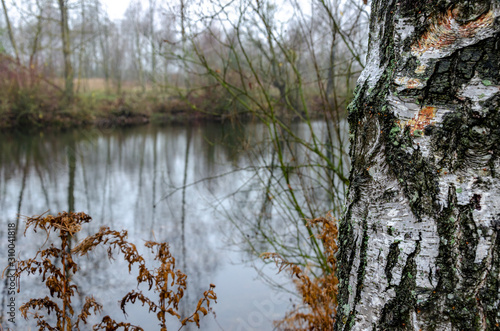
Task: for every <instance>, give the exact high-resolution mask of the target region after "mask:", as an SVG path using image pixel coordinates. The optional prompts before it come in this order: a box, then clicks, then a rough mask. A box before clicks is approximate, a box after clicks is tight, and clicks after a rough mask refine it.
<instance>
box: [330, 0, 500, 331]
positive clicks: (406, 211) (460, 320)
mask: <svg viewBox="0 0 500 331" xmlns="http://www.w3.org/2000/svg"><path fill="white" fill-rule="evenodd" d="M371 13H372V17H371V22H370V41H369V55H368V58H367V66H366V68H365V70H364V72H363V74H362V75H361V77H360V79H359V81H358V86H357V88H356V92H355V93H356V95H355V98H354V100H353V102H352V104H351V105H350V107H349V124H350V135H351V151H350V155H351V159H352V170H351V175H350V188H349V193H348V197H347V204H346V211H345V214H344V217H343V220H342V221H341V223H340V236H339V242H340V245H339V246H340V251H339V255H338V268H339V269H338V272H339V280H340V287H339V297H338V301H339V309H338V314H337V319H336V324H335V329H336V330H351V329H352V330H371V329H376V330H386V329H390V330H493V329H498V328H499V323H500V236H499V232H500V203H499V202H500V180H499V178H498V175H499V174H498V171H499V170H500V161H499V159H498V156H499V153H500V147H499V146H500V33H499V31H500V18H499V17H500V2H499V1H497V0H481V1H465V0H462V1H457V0H455V1H453V0H438V1H431V0H417V1H415V0H413V1H409V0H386V1H382V0H374V1H373V3H372V10H371Z"/></svg>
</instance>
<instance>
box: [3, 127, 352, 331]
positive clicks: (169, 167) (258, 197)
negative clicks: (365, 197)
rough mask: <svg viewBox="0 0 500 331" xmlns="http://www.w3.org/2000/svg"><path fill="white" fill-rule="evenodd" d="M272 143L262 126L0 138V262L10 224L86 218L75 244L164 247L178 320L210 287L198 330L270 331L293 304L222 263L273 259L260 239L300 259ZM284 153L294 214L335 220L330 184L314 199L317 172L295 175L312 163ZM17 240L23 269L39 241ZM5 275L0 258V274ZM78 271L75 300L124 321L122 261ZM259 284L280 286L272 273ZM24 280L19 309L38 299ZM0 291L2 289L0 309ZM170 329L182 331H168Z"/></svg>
mask: <svg viewBox="0 0 500 331" xmlns="http://www.w3.org/2000/svg"><path fill="white" fill-rule="evenodd" d="M314 125H316V126H317V127H316V128H315V130H317V132H321V130H324V128H325V125H324V123H315V124H314ZM296 132H298V133H299V134H300V135H301V137H303V139H307V136H308V135H310V134H311V132H310V130H308V128H307V127H301V125H300V124H297V128H296ZM268 136H269V135H268V129H267V128H266V127H265V126H263V125H253V124H246V125H239V126H232V125H225V126H221V125H219V124H212V125H196V126H187V127H182V126H166V127H155V126H145V127H137V128H130V129H116V130H109V131H102V130H97V129H92V130H84V131H74V132H66V133H60V134H40V135H38V136H23V135H14V134H11V135H0V210H2V213H1V215H0V224H1V225H0V238H2V240H1V241H0V242H1V246H2V247H0V248H1V251H6V250H5V249H6V247H7V242H6V241H4V238H7V223H9V222H19V221H18V219H17V217H16V215H18V214H20V215H35V214H41V213H43V212H45V211H47V210H50V211H51V213H57V212H58V211H61V210H76V211H84V212H86V213H88V214H89V215H91V216H92V218H93V222H92V223H91V224H90V225H89V226H87V227H86V228H84V229H83V231H82V232H81V233H80V234H79V236H80V239H81V238H83V237H84V236H86V235H89V234H92V233H94V232H96V231H97V230H98V229H99V227H100V226H102V225H105V226H109V227H111V228H114V229H126V230H127V231H128V233H129V239H130V241H132V242H135V243H137V244H140V243H141V242H142V241H145V240H155V241H159V242H163V241H165V242H169V243H170V245H171V248H172V253H173V255H174V256H175V257H177V266H178V267H179V268H181V269H182V270H183V271H184V272H185V273H186V274H187V275H188V289H189V291H188V293H187V298H186V299H187V300H185V301H184V304H183V305H182V306H181V313H182V314H184V315H187V314H189V312H190V310H192V309H193V308H194V307H195V306H196V302H197V298H199V297H200V296H201V293H203V291H204V290H206V289H207V288H208V284H209V283H215V284H216V285H217V288H216V292H217V294H218V296H219V300H218V301H219V303H218V304H217V305H216V306H215V311H216V313H217V318H216V320H215V321H214V319H213V318H212V317H207V318H204V319H203V320H202V329H204V330H219V329H224V330H235V329H242V330H245V329H270V328H271V322H272V320H273V319H277V318H280V317H281V316H282V315H283V314H284V312H285V310H286V308H287V306H288V302H289V301H288V299H289V295H288V294H286V295H276V294H275V293H273V292H272V291H270V290H269V289H268V287H267V286H266V285H265V284H263V283H262V282H261V281H260V280H259V279H257V274H256V273H255V271H254V270H253V269H252V268H249V267H248V266H245V265H241V264H237V265H234V264H231V263H230V262H231V261H234V262H240V261H241V259H243V258H247V259H250V258H251V257H252V256H254V255H252V254H255V253H257V254H258V253H259V252H263V251H267V250H270V249H271V250H272V249H273V241H272V240H269V238H265V236H264V237H263V236H262V234H266V233H267V234H268V235H269V236H273V237H276V238H277V237H279V236H281V237H280V239H279V240H281V241H285V242H286V241H289V243H288V244H289V245H290V247H294V245H298V247H297V249H298V250H302V251H307V247H303V246H304V245H303V243H302V242H300V238H302V239H306V242H307V235H305V234H303V233H301V231H297V229H296V227H298V226H299V225H298V224H299V223H297V222H300V221H293V222H290V220H291V219H297V215H296V214H294V211H293V206H292V207H290V200H289V199H290V197H289V194H288V193H287V192H289V188H288V187H287V186H286V185H284V184H283V171H282V169H281V170H279V169H277V168H276V169H275V166H276V165H277V164H278V156H277V155H276V152H275V151H276V146H275V145H274V144H273V142H272V141H271V140H269V139H266V137H268ZM281 143H282V144H283V146H284V147H285V148H283V151H284V153H283V154H281V155H280V156H279V157H281V158H283V157H285V158H289V164H290V167H291V169H292V168H293V171H292V172H293V173H294V176H293V178H292V181H291V183H292V184H291V185H293V186H294V187H296V188H297V190H298V191H299V192H301V193H300V194H298V198H297V199H298V200H300V201H299V203H301V204H303V205H304V206H307V207H306V208H307V209H308V210H309V211H310V214H314V213H322V212H324V211H326V210H328V209H332V207H333V208H334V207H335V206H333V204H335V201H336V200H335V199H332V197H331V194H329V193H328V192H329V190H330V189H331V188H332V187H333V185H339V183H338V181H337V182H335V179H333V180H331V181H330V184H331V185H332V186H331V187H329V188H328V187H327V188H325V187H320V186H321V185H324V183H325V181H324V180H323V179H322V178H321V176H323V175H324V173H323V172H321V173H320V172H318V171H317V169H316V168H314V167H309V168H307V167H306V168H301V167H297V166H294V165H297V164H306V163H307V162H311V159H310V156H309V154H308V152H307V151H304V150H301V147H300V145H298V144H290V143H289V142H287V141H282V142H281ZM292 158H293V159H292ZM341 158H342V156H341ZM287 162H288V161H287ZM314 162H319V161H317V160H315V161H314ZM318 185H320V186H318ZM299 188H300V190H299ZM282 193H284V194H282ZM339 199H340V198H339ZM228 220H232V222H228ZM23 231H24V225H23V222H22V221H21V222H19V224H18V235H17V243H16V254H20V256H21V258H25V257H27V256H32V255H33V253H34V252H35V251H36V249H37V248H38V247H40V246H41V245H42V244H43V243H44V241H45V237H43V236H42V235H40V234H38V235H36V236H32V235H31V236H30V237H29V238H24V237H23V236H22V235H21V234H22V232H23ZM290 234H291V236H290ZM297 240H299V241H297ZM228 242H232V243H237V244H239V245H240V246H239V247H244V249H242V251H238V252H230V251H228V250H227V249H225V248H227V243H228ZM241 244H243V245H244V246H241ZM143 252H144V253H146V252H145V250H143ZM249 252H250V254H249ZM6 263H7V256H6V254H3V256H0V266H1V267H2V269H3V267H4V266H5V265H6ZM257 264H258V262H257ZM81 267H82V268H81V271H80V277H79V278H78V280H77V283H78V286H80V288H81V293H80V300H81V301H83V300H84V297H85V295H89V294H93V295H95V296H96V299H97V300H98V301H99V302H101V303H102V304H103V305H104V307H105V311H104V312H103V316H104V315H105V314H110V315H112V317H114V318H116V319H117V320H123V317H122V314H121V313H120V310H119V307H118V304H117V300H119V299H120V298H121V297H122V296H123V295H124V294H125V293H126V292H128V291H129V290H131V289H134V288H135V284H136V283H135V279H134V277H133V276H129V275H127V274H126V271H125V270H127V269H126V266H125V264H124V263H122V262H120V258H117V259H116V261H114V262H113V263H111V264H110V263H109V261H108V260H107V258H106V252H105V251H104V250H102V251H97V252H95V253H93V254H92V255H91V257H90V258H89V259H83V260H82V261H81ZM265 274H266V275H267V276H269V275H272V277H273V278H274V279H279V280H280V281H284V278H281V277H276V276H275V275H274V271H265ZM28 279H29V281H27V282H23V283H22V286H23V288H22V291H21V293H19V294H17V295H16V302H17V305H18V307H19V305H20V304H21V303H22V302H25V301H27V299H28V298H30V297H31V298H33V297H40V296H45V292H43V294H42V288H41V287H40V286H39V283H38V280H35V278H33V277H30V278H28ZM5 290H6V287H5V283H4V286H3V291H2V293H3V299H4V300H6V293H5ZM129 307H130V310H129V318H128V321H129V322H131V323H137V324H139V325H141V326H143V327H144V328H145V329H147V330H154V329H157V322H156V321H155V319H154V317H153V315H148V313H147V310H146V309H145V308H142V307H140V305H136V306H134V307H132V306H129ZM0 312H1V313H2V320H3V321H4V322H3V323H2V324H3V325H4V327H5V326H9V324H5V321H6V319H7V318H8V316H7V310H6V305H5V302H4V303H3V304H2V307H0ZM94 321H95V320H94ZM16 322H17V324H16V327H15V328H14V329H20V328H23V327H25V326H26V325H25V324H24V323H25V322H24V321H23V320H22V318H21V316H20V314H19V313H18V314H17V317H16ZM172 326H173V329H177V328H178V325H177V324H175V323H173V324H172ZM186 329H189V328H186Z"/></svg>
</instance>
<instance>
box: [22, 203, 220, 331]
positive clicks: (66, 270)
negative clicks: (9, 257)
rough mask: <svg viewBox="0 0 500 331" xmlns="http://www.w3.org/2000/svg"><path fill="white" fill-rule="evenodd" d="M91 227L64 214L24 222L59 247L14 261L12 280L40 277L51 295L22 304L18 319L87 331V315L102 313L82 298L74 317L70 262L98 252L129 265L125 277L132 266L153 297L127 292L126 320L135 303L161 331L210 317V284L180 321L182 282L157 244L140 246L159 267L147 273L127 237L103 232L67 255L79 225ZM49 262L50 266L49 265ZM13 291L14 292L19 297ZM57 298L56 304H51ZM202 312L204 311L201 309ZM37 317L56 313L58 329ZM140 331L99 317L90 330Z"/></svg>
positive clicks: (92, 301) (167, 253)
mask: <svg viewBox="0 0 500 331" xmlns="http://www.w3.org/2000/svg"><path fill="white" fill-rule="evenodd" d="M90 221H91V217H90V216H88V215H86V214H85V213H67V212H62V213H59V214H58V215H57V216H52V215H48V216H45V217H43V215H42V216H36V217H30V218H28V219H27V222H26V230H25V235H26V231H27V230H28V228H29V227H33V230H34V231H35V232H36V231H37V230H38V229H41V230H43V231H44V232H45V233H46V234H47V240H48V239H49V236H50V234H51V232H52V231H56V232H58V236H59V238H60V246H59V247H56V246H54V244H51V245H50V247H49V248H47V249H44V250H39V251H38V252H37V253H36V255H35V257H34V258H31V259H27V260H21V261H18V267H17V271H16V276H18V277H19V276H21V275H22V274H24V273H26V274H28V275H29V274H33V275H35V274H39V275H42V281H43V282H44V283H45V286H46V287H47V288H48V290H49V292H50V297H49V296H46V297H44V298H39V299H31V300H29V301H28V302H27V303H25V304H23V305H22V306H21V307H20V308H19V310H20V311H21V314H22V316H23V317H24V318H25V319H27V318H28V313H30V310H35V312H34V313H31V314H32V315H33V318H34V319H35V320H36V321H37V326H38V327H39V330H68V331H69V330H80V329H89V326H86V327H83V326H82V324H84V325H86V324H87V318H88V317H89V316H90V315H91V314H94V315H96V314H99V313H100V312H101V311H102V305H101V304H99V303H98V302H96V301H95V299H94V298H93V297H92V296H91V297H86V298H85V303H84V305H83V307H82V309H81V311H80V313H79V314H78V315H77V316H76V315H75V311H74V308H73V306H72V304H71V298H72V297H73V296H74V295H75V293H78V287H77V286H76V285H75V284H74V283H73V280H72V278H73V276H74V275H75V274H76V273H77V272H78V270H79V267H78V264H77V263H76V262H75V261H74V259H73V258H74V257H77V256H85V255H87V254H88V252H90V251H92V250H93V249H95V248H96V247H98V246H107V253H108V257H109V258H110V259H112V258H113V252H114V251H115V250H117V249H118V250H119V251H120V252H121V253H122V254H123V256H124V259H125V261H127V262H128V268H129V272H131V271H132V265H134V264H137V265H138V269H139V275H138V276H137V283H138V285H139V284H141V283H147V285H148V286H149V289H148V290H153V292H154V293H156V294H157V295H158V298H157V300H152V299H150V298H149V297H147V296H146V295H145V294H143V293H142V292H141V291H137V292H136V291H134V290H132V291H130V292H129V293H127V294H126V295H125V296H124V297H123V299H122V300H121V309H122V311H123V313H124V314H126V311H125V306H126V304H127V303H132V304H133V303H135V301H136V300H139V301H140V302H141V303H142V304H143V305H145V304H147V305H148V307H149V311H150V312H154V313H156V317H157V318H158V321H159V322H160V327H161V330H167V327H166V322H167V317H168V316H174V317H175V318H177V319H178V320H179V321H180V323H181V324H182V326H181V328H182V327H183V326H184V325H186V324H187V323H195V324H196V325H197V326H198V328H199V327H200V323H199V322H200V314H203V315H204V316H205V315H207V314H208V312H209V311H211V308H210V302H211V301H214V302H217V301H216V300H217V296H216V294H215V292H214V288H215V285H213V284H210V287H209V290H207V291H205V293H204V295H203V297H202V298H201V299H200V300H199V301H198V305H197V307H196V309H195V311H194V312H193V314H191V315H190V316H188V317H185V318H182V317H181V316H180V315H179V313H178V309H179V303H180V301H181V299H182V298H183V296H184V292H185V291H186V289H187V286H186V279H187V276H186V275H185V274H184V273H182V271H180V270H178V269H175V258H174V257H173V256H172V255H171V254H170V251H169V246H168V244H167V243H157V242H152V241H148V242H146V244H145V246H146V247H147V248H149V249H151V252H152V253H153V254H154V259H155V260H156V261H158V262H159V264H160V266H159V267H158V268H155V269H152V270H150V269H148V268H147V266H146V263H145V259H144V258H143V257H142V256H141V255H140V254H139V252H138V251H137V248H136V246H135V245H134V244H132V243H130V242H128V241H127V240H126V238H127V231H125V230H123V231H121V232H119V231H114V230H111V229H109V228H108V227H102V228H101V229H100V230H99V232H97V233H96V234H94V235H92V236H89V237H87V238H85V239H83V240H82V241H80V242H79V243H78V244H77V245H76V246H75V247H74V248H72V249H71V239H72V238H73V236H74V235H75V233H77V232H79V231H80V230H81V228H82V224H84V223H88V222H90ZM56 260H60V261H61V264H62V266H61V267H57V266H56V265H55V261H56ZM53 262H54V263H53ZM19 290H20V289H19V287H18V291H19ZM54 298H57V299H59V301H62V306H61V303H60V302H59V303H57V302H56V301H54V300H53V299H54ZM204 306H206V307H204ZM40 311H46V312H47V314H49V315H50V313H55V316H56V320H57V324H56V325H55V326H52V325H50V324H49V322H47V320H46V318H45V316H44V315H41V314H40V313H39V312H40ZM120 328H121V329H123V330H137V331H138V330H143V329H142V328H141V327H139V326H135V325H131V324H130V323H124V322H116V321H115V320H113V319H112V318H111V317H109V316H105V317H103V319H102V321H101V322H100V323H99V324H96V325H94V326H93V330H118V329H120Z"/></svg>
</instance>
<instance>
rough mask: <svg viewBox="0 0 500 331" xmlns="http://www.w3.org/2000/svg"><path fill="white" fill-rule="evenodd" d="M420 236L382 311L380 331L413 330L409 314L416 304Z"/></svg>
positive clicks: (379, 324)
mask: <svg viewBox="0 0 500 331" xmlns="http://www.w3.org/2000/svg"><path fill="white" fill-rule="evenodd" d="M421 241H422V234H421V233H419V239H418V240H417V241H415V249H414V250H413V252H411V253H410V254H409V255H408V258H407V259H406V265H405V266H404V268H403V271H402V276H401V281H400V283H399V285H397V286H396V289H395V292H396V296H395V297H394V298H393V299H392V300H391V301H389V302H388V303H386V305H385V306H384V308H383V309H382V316H381V317H380V320H379V323H378V329H380V330H413V327H412V326H411V323H410V322H411V313H412V312H413V310H414V307H415V306H416V304H417V298H416V291H415V289H416V279H417V263H416V262H415V259H416V257H417V256H418V254H419V253H420V242H421Z"/></svg>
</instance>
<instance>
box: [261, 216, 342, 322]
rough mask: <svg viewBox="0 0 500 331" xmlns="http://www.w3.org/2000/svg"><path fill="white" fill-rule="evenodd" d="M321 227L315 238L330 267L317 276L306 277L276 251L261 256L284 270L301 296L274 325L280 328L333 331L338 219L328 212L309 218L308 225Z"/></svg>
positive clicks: (303, 271)
mask: <svg viewBox="0 0 500 331" xmlns="http://www.w3.org/2000/svg"><path fill="white" fill-rule="evenodd" d="M318 225H320V226H321V231H320V233H319V234H318V238H319V239H320V240H321V241H322V242H323V248H324V254H325V257H326V260H327V264H328V267H329V269H330V270H328V271H324V272H323V274H322V275H320V276H319V277H313V278H312V279H311V277H309V276H308V275H307V269H306V270H304V269H302V268H301V267H299V266H298V265H296V264H294V263H291V262H288V261H286V260H285V259H283V258H282V257H281V256H280V255H279V254H276V253H264V254H263V255H262V256H263V258H264V259H273V260H274V261H275V262H276V266H278V268H279V271H278V272H281V271H283V270H287V271H288V272H290V274H291V275H292V276H295V277H296V279H294V283H295V286H296V288H297V291H298V292H299V294H300V296H301V298H302V305H301V306H298V307H295V308H294V310H292V311H290V312H288V313H287V314H286V315H285V317H284V318H283V319H282V320H280V321H275V326H276V327H277V328H278V329H280V330H332V329H333V323H334V322H335V315H336V313H337V293H338V279H337V276H336V275H335V271H336V259H335V254H336V253H337V251H338V247H337V237H338V229H337V221H336V220H335V219H334V218H333V217H332V215H331V214H328V215H327V216H326V217H320V218H316V219H314V220H311V221H309V226H318Z"/></svg>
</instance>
